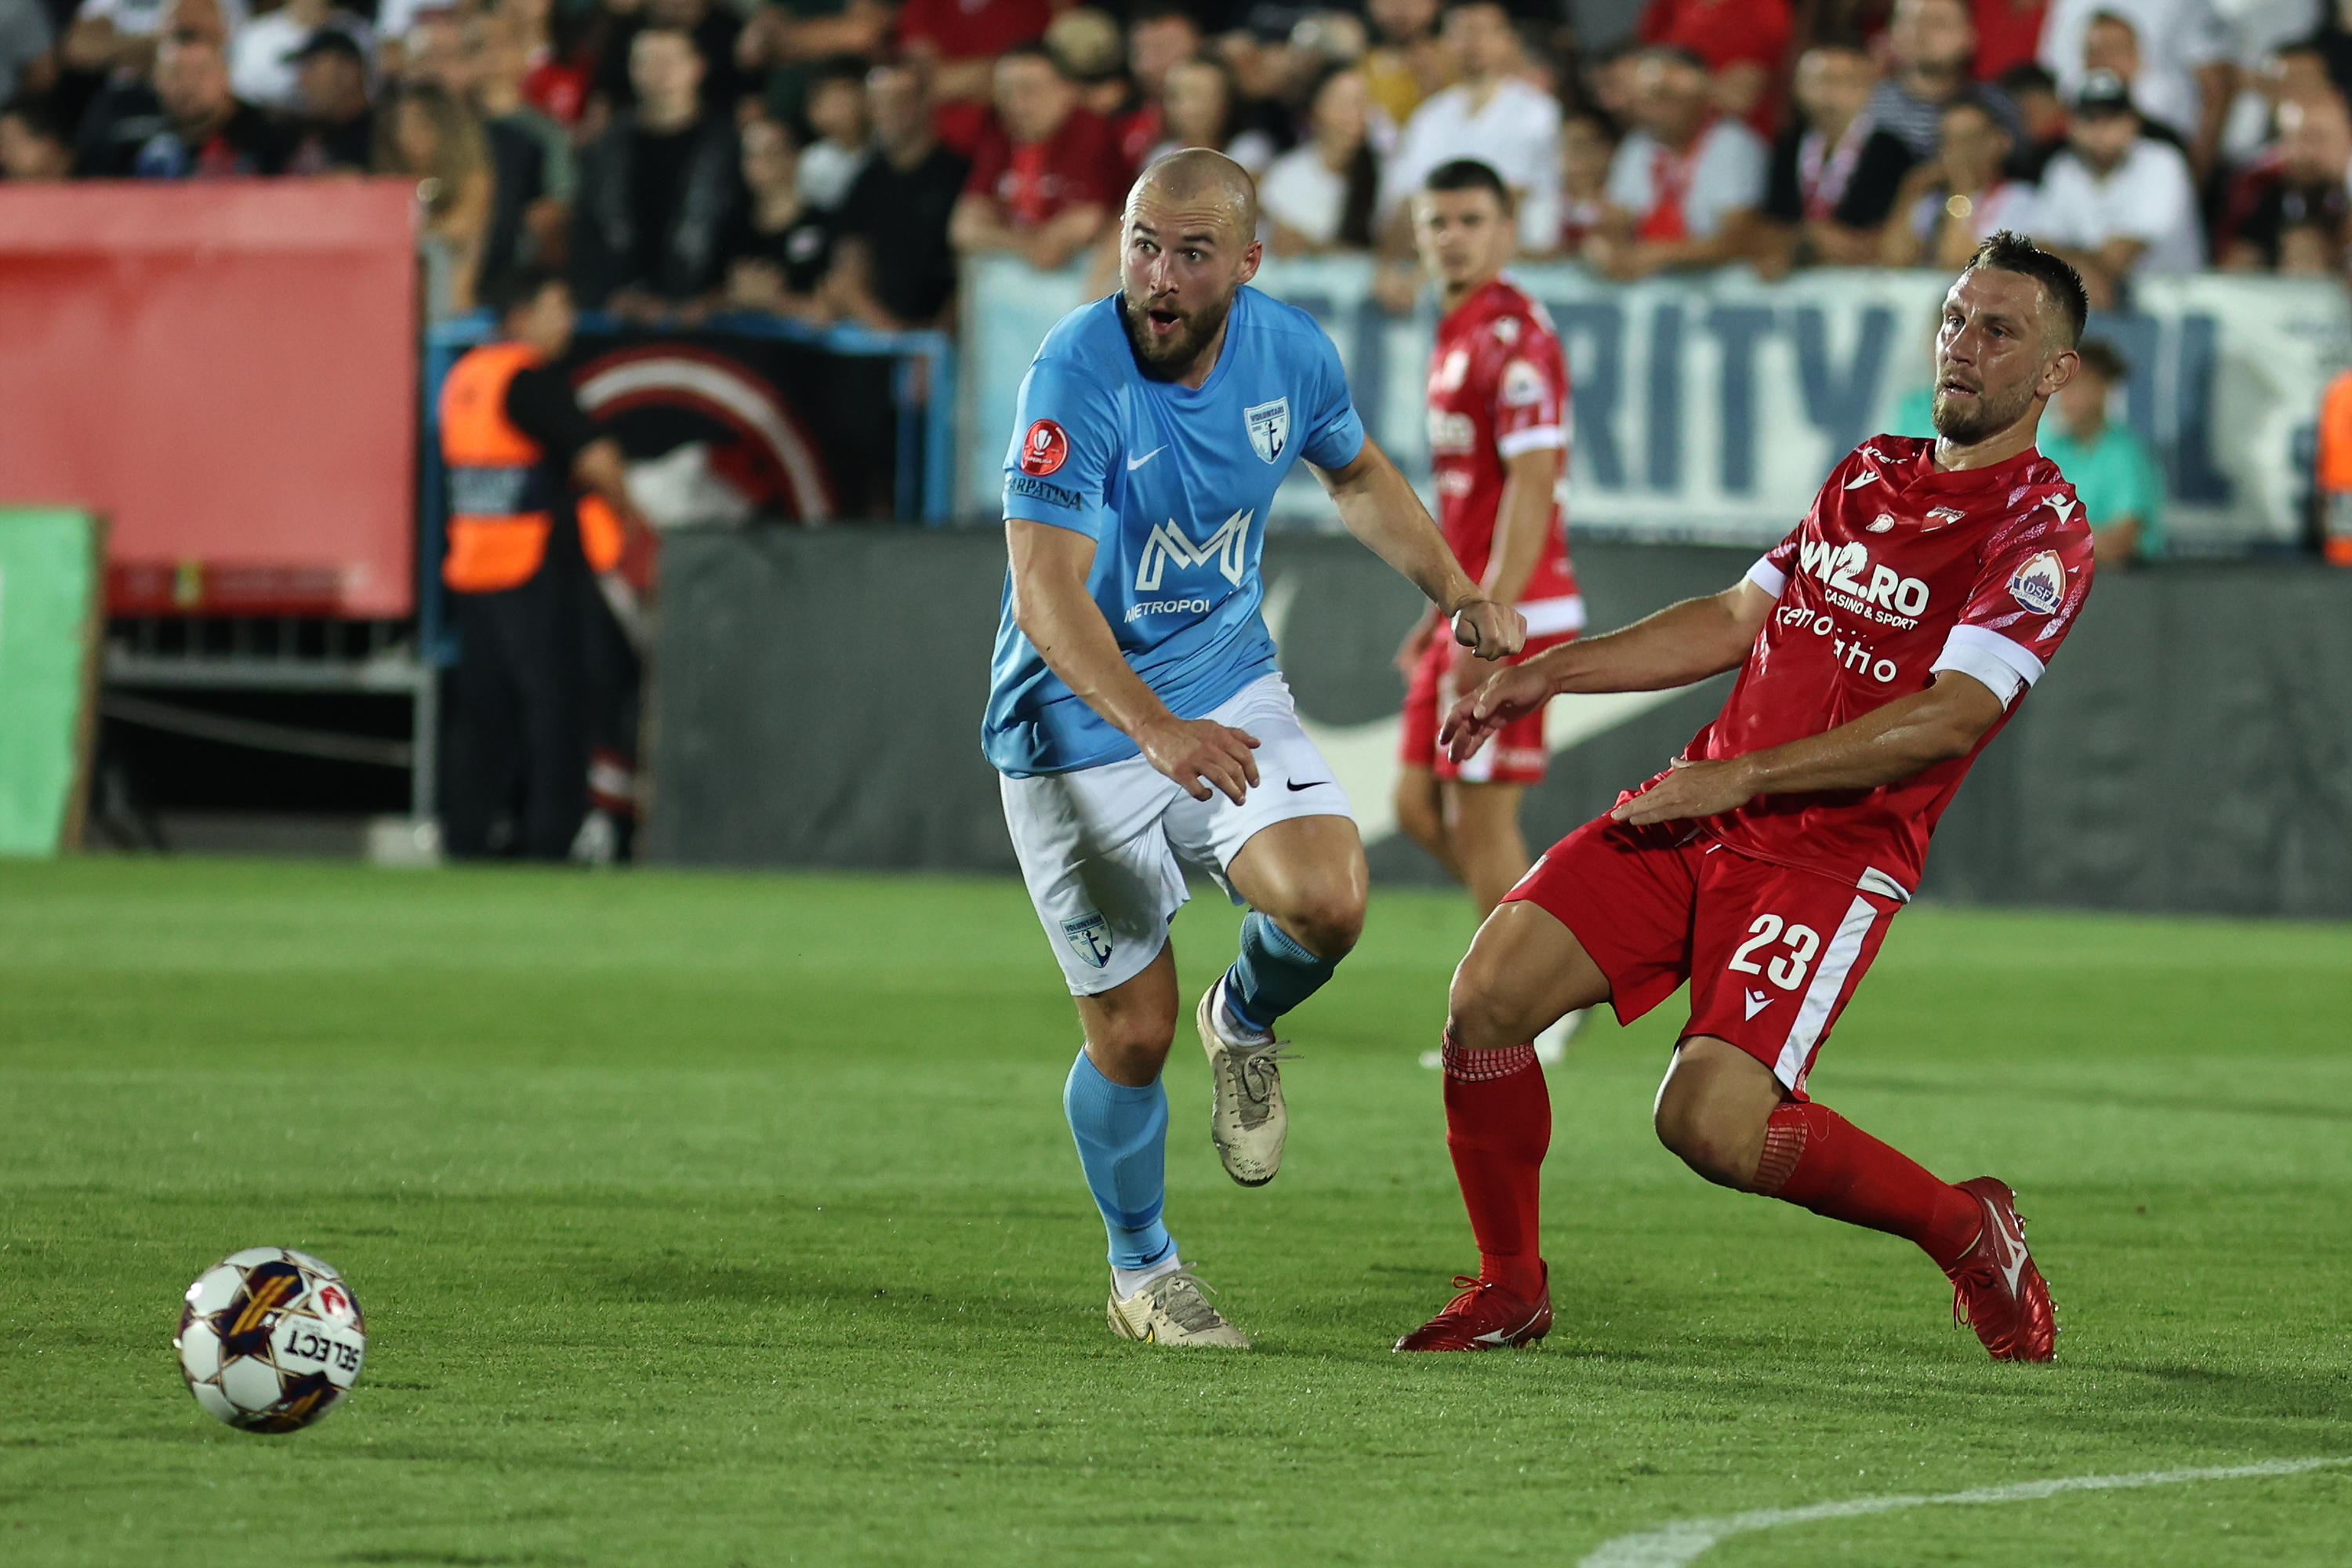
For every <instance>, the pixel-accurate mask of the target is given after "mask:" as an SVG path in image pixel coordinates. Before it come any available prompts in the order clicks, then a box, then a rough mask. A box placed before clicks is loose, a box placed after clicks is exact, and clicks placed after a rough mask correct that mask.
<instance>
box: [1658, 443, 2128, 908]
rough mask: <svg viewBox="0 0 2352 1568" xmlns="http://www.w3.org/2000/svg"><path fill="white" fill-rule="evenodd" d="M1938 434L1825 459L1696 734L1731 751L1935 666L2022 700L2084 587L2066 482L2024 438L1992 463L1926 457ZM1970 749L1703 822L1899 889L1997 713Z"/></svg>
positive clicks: (1753, 848)
mask: <svg viewBox="0 0 2352 1568" xmlns="http://www.w3.org/2000/svg"><path fill="white" fill-rule="evenodd" d="M1934 452H1935V443H1934V442H1933V441H1929V440H1922V439H1916V438H1914V437H1905V436H1876V437H1872V438H1871V439H1870V440H1869V441H1867V442H1865V443H1864V445H1862V446H1861V447H1856V448H1855V449H1854V450H1853V453H1852V455H1850V456H1849V457H1848V458H1846V459H1845V461H1844V462H1843V463H1841V464H1839V465H1838V466H1837V468H1836V469H1835V470H1834V471H1833V472H1832V473H1831V475H1830V478H1829V482H1828V483H1827V484H1825V485H1823V486H1822V491H1821V494H1820V495H1819V496H1817V497H1815V498H1814V500H1813V506H1812V510H1811V511H1810V512H1808V513H1807V514H1806V516H1805V521H1803V522H1802V523H1801V524H1799V525H1798V528H1797V531H1795V532H1794V533H1791V534H1790V535H1789V537H1788V538H1786V539H1784V540H1782V541H1781V542H1780V543H1779V544H1778V545H1777V546H1775V547H1774V548H1773V550H1772V552H1770V553H1769V554H1768V555H1766V556H1765V557H1764V558H1763V559H1762V560H1760V561H1759V562H1757V563H1756V564H1755V566H1754V567H1752V568H1750V569H1749V571H1748V581H1750V582H1752V583H1754V584H1757V585H1758V586H1759V587H1760V588H1762V589H1763V590H1764V591H1765V592H1767V593H1769V594H1770V595H1773V597H1774V598H1776V599H1778V600H1779V601H1780V604H1779V606H1778V607H1777V608H1776V609H1774V611H1773V612H1772V615H1771V616H1770V618H1769V619H1768V620H1767V621H1766V622H1765V625H1764V629H1763V631H1762V632H1760V633H1759V634H1758V636H1757V638H1756V645H1755V647H1752V648H1750V649H1749V650H1748V662H1747V663H1746V665H1744V666H1743V667H1742V668H1741V669H1740V671H1739V679H1738V683H1737V684H1736V685H1734V686H1733V687H1732V689H1731V697H1730V699H1729V700H1727V702H1725V704H1724V706H1723V711H1722V712H1721V713H1720V714H1719V715H1717V718H1716V720H1715V722H1713V723H1711V724H1709V725H1708V726H1707V727H1706V729H1704V730H1702V731H1699V732H1698V736H1697V738H1696V740H1694V741H1693V742H1691V744H1690V749H1689V754H1690V755H1691V756H1693V757H1736V756H1739V755H1742V754H1744V753H1746V752H1755V751H1761V750H1763V749H1764V748H1765V747H1767V746H1778V745H1780V744H1783V743H1784V742H1790V741H1795V740H1800V739H1801V738H1803V737H1805V736H1807V735H1818V734H1820V733H1822V731H1826V730H1834V729H1836V728H1837V727H1838V726H1839V725H1841V724H1844V723H1849V722H1851V721H1853V720H1855V719H1858V718H1860V717H1862V715H1864V713H1867V712H1869V711H1871V710H1873V709H1875V708H1879V707H1882V706H1884V705H1885V704H1886V703H1888V702H1890V701H1892V700H1895V698H1898V697H1903V696H1906V695H1908V694H1909V693H1911V692H1915V691H1919V690H1922V689H1926V687H1927V685H1928V684H1929V682H1930V680H1931V679H1932V677H1933V675H1934V673H1935V672H1936V671H1937V670H1941V669H1956V670H1958V671H1960V672H1962V673H1964V674H1967V675H1970V676H1973V677H1975V678H1976V679H1979V680H1982V681H1983V682H1984V683H1985V684H1986V685H1987V686H1988V687H1990V688H1991V689H1992V691H1993V693H1994V695H1996V696H1998V697H2000V698H2001V699H2002V700H2004V701H2007V702H2008V703H2009V711H2010V712H2011V713H2014V712H2015V711H2016V710H2017V700H2021V699H2022V697H2023V695H2024V692H2025V689H2027V688H2029V687H2031V686H2032V684H2033V682H2034V681H2035V680H2036V679H2039V678H2040V677H2041V674H2042V668H2043V667H2044V666H2046V665H2047V664H2048V663H2049V662H2050V659H2051V657H2052V656H2053V654H2055V653H2056V652H2057V651H2058V645H2059V644H2060V643H2062V642H2063V641H2064V640H2065V637H2066V633H2067V631H2068V630H2069V629H2070V628H2071V627H2072V626H2074V616H2075V615H2076V614H2077V613H2078V612H2079V611H2080V610H2081V609H2082V607H2083V601H2084V599H2085V598H2086V597H2088V596H2089V595H2090V592H2091V528H2090V524H2089V523H2088V522H2086V521H2084V517H2083V510H2082V507H2081V505H2080V503H2079V502H2078V501H2077V500H2075V497H2074V486H2072V485H2070V484H2068V483H2067V482H2066V480H2065V479H2064V478H2063V476H2062V475H2061V474H2060V473H2059V472H2058V468H2057V465H2055V464H2053V463H2052V462H2051V461H2050V460H2049V459H2048V458H2044V457H2043V456H2042V454H2041V453H2040V452H2038V451H2034V450H2032V449H2031V448H2029V449H2028V450H2026V451H2025V452H2023V453H2021V454H2020V455H2019V456H2017V457H2015V458H2011V459H2010V460H2009V461H2008V462H2005V463H2000V464H1996V465H1995V466H1994V467H1992V468H1976V469H1969V470H1966V471H1963V472H1958V473H1946V472H1942V471H1939V470H1938V469H1937V468H1936V467H1935V465H1934V461H1933V458H1934ZM2008 721H2009V719H2008V715H2007V714H2004V715H2003V716H2002V718H2001V720H2000V723H1997V724H1995V725H1994V726H1993V727H1992V729H1991V730H1990V731H1986V733H1985V736H1984V738H1983V739H1982V740H1980V741H1979V742H1977V744H1976V746H1975V748H1974V749H1973V750H1971V751H1970V752H1969V754H1968V755H1966V756H1964V757H1955V758H1953V759H1952V760H1951V761H1949V762H1944V763H1936V764H1935V765H1934V766H1932V767H1929V768H1926V769H1924V770H1922V771H1921V772H1919V773H1914V774H1913V775H1912V776H1911V777H1909V778H1907V779H1901V780H1898V781H1896V782H1895V783H1894V784H1882V785H1880V786H1879V787H1878V788H1876V789H1871V790H1843V791H1837V792H1834V793H1822V794H1815V795H1763V796H1759V797H1758V798H1757V799H1755V800H1752V801H1750V802H1748V804H1747V805H1744V806H1741V807H1740V808H1739V809H1738V811H1735V812H1732V813H1730V814H1728V815H1727V816H1719V817H1717V818H1714V819H1713V820H1712V821H1711V823H1710V824H1709V825H1708V826H1709V831H1710V832H1711V833H1712V834H1713V836H1714V837H1717V838H1720V839H1721V840H1722V841H1723V842H1724V843H1725V844H1726V845H1727V846H1729V847H1732V848H1734V849H1738V850H1740V851H1742V852H1744V853H1746V854H1748V855H1752V856H1754V857H1756V858H1759V859H1763V860H1769V861H1775V862H1778V863H1779V864H1781V865H1785V866H1792V867H1796V868H1799V869H1801V870H1814V871H1821V872H1823V873H1825V874H1828V875H1831V876H1834V877H1837V878H1839V879H1843V880H1845V881H1847V882H1850V883H1852V884H1853V885H1856V886H1859V887H1862V888H1864V889H1868V890H1873V891H1877V892H1881V893H1885V894H1887V895H1888V896H1890V897H1895V898H1903V899H1907V898H1909V897H1910V894H1911V890H1912V889H1915V888H1916V887H1917V886H1918V885H1919V872H1920V869H1921V868H1922V867H1923V866H1925V864H1926V863H1927V836H1928V835H1929V834H1931V833H1933V832H1934V831H1935V828H1936V823H1937V819H1938V818H1939V817H1941V816H1943V815H1944V808H1945V806H1947V805H1949V804H1950V803H1951V799H1952V792H1953V791H1955V790H1957V789H1958V788H1959V787H1960V780H1961V779H1962V778H1963V777H1964V776H1966V774H1967V773H1968V771H1969V764H1970V763H1973V762H1975V761H1976V759H1977V754H1978V752H1982V751H1983V750H1984V748H1985V746H1986V745H1987V743H1989V742H1990V741H1991V740H1992V738H1993V736H1994V735H1996V734H1999V733H2000V729H2001V725H2002V724H2006V723H2007V722H2008Z"/></svg>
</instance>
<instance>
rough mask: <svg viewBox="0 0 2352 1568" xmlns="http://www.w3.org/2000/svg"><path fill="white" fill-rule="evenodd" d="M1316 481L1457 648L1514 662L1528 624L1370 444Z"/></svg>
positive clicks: (1351, 527)
mask: <svg viewBox="0 0 2352 1568" xmlns="http://www.w3.org/2000/svg"><path fill="white" fill-rule="evenodd" d="M1308 467H1310V468H1313V467H1314V465H1312V464H1309V465H1308ZM1315 477H1316V478H1317V479H1321V480H1322V481H1323V488H1324V489H1325V490H1327V491H1328V492H1329V494H1330V497H1331V500H1333V501H1334V502H1335V503H1337V504H1338V506H1339V521H1341V522H1343V523H1345V524H1347V525H1348V531H1349V533H1352V534H1354V535H1355V536H1356V537H1357V539H1359V540H1360V541H1361V542H1363V544H1364V545H1365V547H1366V548H1367V549H1369V550H1370V551H1371V552H1372V553H1373V554H1375V555H1377V556H1379V557H1380V558H1381V560H1383V561H1385V562H1387V563H1389V564H1390V565H1391V566H1393V567H1395V568H1396V569H1397V571H1398V573H1399V574H1401V575H1402V576H1403V577H1404V579H1405V580H1406V581H1407V582H1409V583H1411V584H1412V585H1413V586H1414V587H1416V588H1418V589H1420V590H1421V591H1422V592H1423V594H1426V595H1429V602H1430V603H1431V604H1433V605H1436V606H1437V608H1438V612H1439V613H1440V614H1441V615H1444V616H1445V617H1446V618H1447V619H1449V620H1451V621H1452V622H1453V623H1454V641H1455V642H1458V643H1460V644H1461V645H1462V646H1463V647H1466V648H1468V649H1469V650H1470V651H1471V652H1472V653H1475V654H1476V655H1477V656H1478V657H1479V658H1509V657H1510V656H1511V655H1513V654H1515V653H1517V652H1518V651H1519V649H1520V648H1521V647H1524V646H1525V645H1526V643H1527V640H1528V623H1527V622H1526V621H1525V620H1524V619H1522V618H1521V616H1520V615H1519V613H1518V611H1517V610H1515V609H1512V608H1511V607H1510V606H1509V605H1497V604H1496V603H1495V602H1494V601H1493V600H1492V599H1490V598H1488V597H1487V596H1486V590H1485V589H1484V588H1481V587H1480V586H1478V584H1475V583H1473V582H1472V581H1471V580H1470V574H1468V573H1467V572H1465V571H1463V570H1462V563H1460V562H1459V561H1456V560H1454V552H1453V551H1452V550H1450V549H1448V548H1447V547H1446V543H1445V536H1444V534H1442V533H1440V532H1438V531H1437V524H1436V523H1434V522H1433V521H1430V516H1429V509H1428V508H1427V507H1424V506H1423V505H1422V504H1421V498H1420V497H1419V496H1417V495H1415V494H1413V490H1412V486H1411V485H1410V484H1407V483H1406V482H1405V477H1404V476H1403V475H1402V474H1401V473H1399V472H1397V466H1396V465H1395V464H1394V463H1392V462H1391V461H1389V455H1388V454H1387V453H1386V452H1383V451H1381V449H1380V447H1379V445H1378V444H1377V443H1375V442H1374V441H1373V440H1372V438H1371V437H1369V436H1367V437H1364V445H1363V447H1362V449H1361V450H1360V451H1359V452H1357V454H1356V456H1355V458H1353V459H1352V460H1351V461H1350V462H1349V464H1348V466H1347V467H1345V468H1316V469H1315Z"/></svg>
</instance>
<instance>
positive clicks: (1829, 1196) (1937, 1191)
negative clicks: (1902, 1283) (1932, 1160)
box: [1752, 1101, 1984, 1271]
mask: <svg viewBox="0 0 2352 1568" xmlns="http://www.w3.org/2000/svg"><path fill="white" fill-rule="evenodd" d="M1752 1190H1753V1191H1755V1192H1759V1193H1761V1194H1764V1195H1765V1196H1767V1197H1773V1198H1779V1199H1780V1200H1781V1201H1782V1202H1783V1203H1791V1204H1795V1205H1797V1206H1798V1207H1799V1208H1808V1209H1811V1210H1812V1211H1813V1212H1814V1213H1815V1214H1818V1215H1828V1216H1829V1217H1830V1218H1832V1219H1842V1220H1843V1221H1845V1222H1846V1223H1847V1224H1848V1225H1861V1226H1869V1227H1870V1228H1871V1229H1873V1230H1883V1231H1885V1232H1886V1233H1887V1234H1888V1235H1890V1236H1899V1237H1903V1238H1904V1239H1905V1240H1906V1241H1915V1242H1917V1243H1918V1244H1919V1246H1920V1247H1922V1248H1924V1249H1925V1250H1926V1252H1927V1256H1928V1257H1930V1258H1934V1259H1935V1260H1936V1266H1937V1268H1942V1269H1945V1270H1947V1271H1949V1270H1950V1268H1951V1267H1952V1265H1953V1264H1955V1263H1958V1261H1959V1260H1960V1255H1961V1254H1962V1253H1964V1252H1966V1251H1968V1249H1969V1247H1972V1246H1974V1245H1975V1244H1976V1239H1977V1233H1978V1232H1979V1231H1980V1230H1982V1229H1983V1228H1984V1210H1983V1209H1982V1208H1980V1207H1979V1206H1978V1204H1977V1200H1976V1199H1975V1198H1973V1197H1971V1196H1969V1194H1966V1193H1964V1192H1962V1191H1960V1189H1959V1188H1958V1187H1956V1186H1954V1185H1952V1184H1950V1183H1949V1182H1943V1181H1938V1180H1937V1178H1936V1177H1935V1175H1934V1174H1933V1173H1930V1172H1929V1171H1928V1170H1927V1167H1925V1166H1924V1165H1921V1164H1920V1163H1918V1162H1916V1160H1913V1159H1912V1158H1911V1157H1910V1156H1909V1155H1907V1154H1905V1153H1904V1152H1902V1151H1900V1150H1898V1149H1895V1148H1892V1147H1890V1146H1888V1145H1887V1144H1885V1143H1882V1142H1879V1141H1878V1140H1877V1139H1875V1138H1873V1137H1872V1136H1871V1135H1870V1134H1869V1133H1867V1132H1864V1131H1863V1130H1862V1129H1861V1128H1859V1127H1856V1126H1855V1125H1854V1124H1853V1122H1851V1121H1847V1120H1846V1119H1845V1118H1844V1117H1843V1116H1840V1115H1839V1114H1838V1113H1837V1112H1836V1111H1834V1110H1831V1109H1830V1108H1829V1107H1828V1106H1826V1105H1810V1104H1809V1105H1799V1104H1797V1103H1795V1102H1794V1101H1791V1102H1790V1103H1789V1104H1786V1105H1783V1106H1781V1107H1780V1109H1779V1110H1775V1111H1773V1112H1772V1115H1771V1118H1770V1119H1769V1121H1766V1123H1765V1124H1764V1158H1763V1161H1762V1163H1759V1165H1758V1166H1757V1167H1756V1182H1755V1185H1754V1187H1753V1188H1752Z"/></svg>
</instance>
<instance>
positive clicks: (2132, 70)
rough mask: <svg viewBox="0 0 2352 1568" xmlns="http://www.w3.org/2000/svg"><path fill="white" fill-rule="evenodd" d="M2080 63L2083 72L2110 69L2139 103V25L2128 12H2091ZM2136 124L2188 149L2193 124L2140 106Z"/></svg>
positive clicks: (2164, 139) (2161, 140) (2181, 147)
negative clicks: (2175, 121)
mask: <svg viewBox="0 0 2352 1568" xmlns="http://www.w3.org/2000/svg"><path fill="white" fill-rule="evenodd" d="M2083 66H2084V74H2085V75H2087V74H2089V73H2090V72H2092V71H2107V72H2110V73H2112V74H2113V75H2114V76H2115V77H2116V79H2119V80H2120V81H2122V83H2123V84H2124V89H2125V90H2126V92H2133V93H2135V97H2134V99H2133V107H2135V108H2137V107H2138V99H2137V96H2136V95H2137V82H2138V80H2139V78H2140V75H2141V72H2140V58H2139V29H2138V28H2137V27H2135V26H2132V24H2131V19H2130V18H2129V17H2127V16H2118V15H2116V13H2115V12H2113V11H2097V12H2094V13H2093V14H2092V16H2091V20H2090V25H2089V26H2086V27H2084V30H2083ZM2139 127H2140V131H2141V132H2142V133H2143V134H2145V135H2148V136H2153V137H2155V138H2156V139H2157V140H2158V141H2159V142H2171V143H2172V144H2173V145H2174V146H2176V147H2179V148H2180V149H2181V150H2182V151H2183V152H2186V151H2188V148H2189V139H2188V132H2189V130H2191V129H2194V128H2193V127H2186V128H2184V127H2182V126H2180V125H2178V124H2176V123H2174V122H2173V121H2169V120H2166V119H2164V118H2162V117H2161V116H2158V115H2151V114H2149V113H2148V112H2147V110H2145V109H2142V110H2140V116H2139Z"/></svg>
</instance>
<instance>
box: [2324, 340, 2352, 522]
mask: <svg viewBox="0 0 2352 1568" xmlns="http://www.w3.org/2000/svg"><path fill="white" fill-rule="evenodd" d="M2319 505H2320V513H2319V542H2320V548H2321V549H2322V550H2323V551H2325V552H2326V555H2327V559H2328V560H2329V561H2330V562H2331V563H2334V564H2336V565H2338V566H2352V370H2347V371H2346V372H2344V373H2343V374H2341V375H2338V376H2337V377H2336V379H2335V380H2334V381H2331V382H2329V383H2328V384H2327V392H2326V395H2325V396H2323V397H2322V398H2321V399H2320V402H2319Z"/></svg>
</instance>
